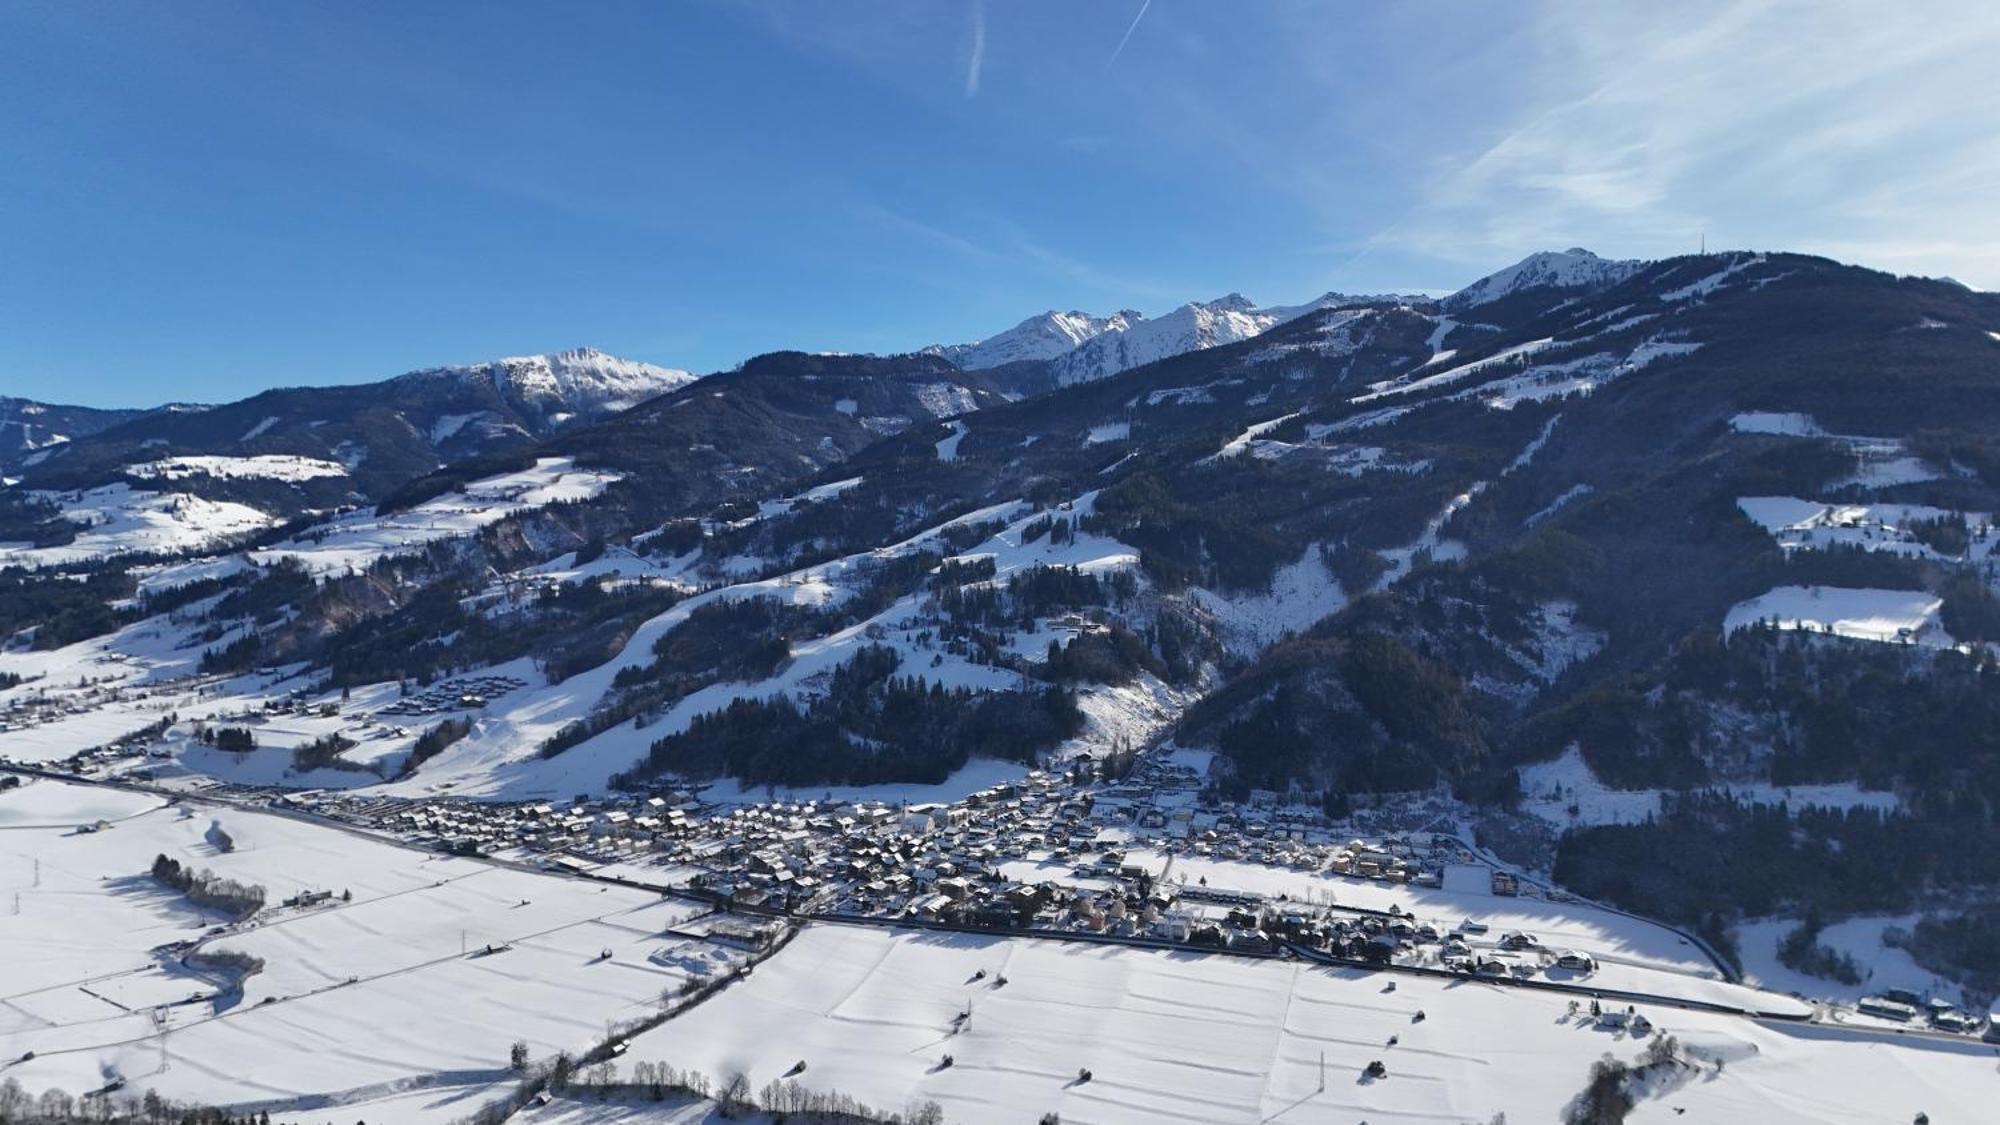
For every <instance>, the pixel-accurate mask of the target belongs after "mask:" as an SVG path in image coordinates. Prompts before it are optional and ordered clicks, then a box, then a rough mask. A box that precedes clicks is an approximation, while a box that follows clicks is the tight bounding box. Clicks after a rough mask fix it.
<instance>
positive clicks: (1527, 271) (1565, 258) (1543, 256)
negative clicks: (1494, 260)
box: [1442, 247, 1647, 312]
mask: <svg viewBox="0 0 2000 1125" xmlns="http://www.w3.org/2000/svg"><path fill="white" fill-rule="evenodd" d="M1646 264H1647V263H1645V262H1641V261H1611V260H1608V259H1605V258H1600V257H1598V256H1597V255H1595V254H1593V253H1591V252H1590V251H1588V250H1585V249H1582V248H1581V247H1572V248H1570V249H1568V250H1564V251H1560V252H1558V251H1553V250H1544V251H1541V252H1540V253H1536V254H1530V255H1528V256H1527V257H1525V258H1523V259H1521V260H1520V261H1518V262H1516V263H1514V264H1513V265H1511V266H1508V267H1507V268H1506V269H1503V270H1500V271H1499V272H1497V273H1492V274H1488V275H1487V276H1485V277H1482V278H1480V279H1479V280H1478V281H1475V282H1473V283H1472V284H1471V285H1468V286H1466V287H1465V288H1463V289H1461V290H1459V291H1458V292H1456V293H1454V294H1452V295H1451V296H1449V297H1446V298H1445V299H1444V301H1443V302H1442V303H1443V305H1444V307H1445V308H1447V309H1450V310H1452V311H1454V312H1462V311H1464V310H1466V309H1473V308H1477V307H1479V306H1480V305H1486V304H1491V303H1492V302H1494V301H1497V300H1499V299H1501V298H1502V297H1507V296H1511V295H1513V294H1515V293H1519V292H1522V291H1524V290H1529V289H1576V288H1584V287H1588V288H1592V289H1602V288H1608V287H1609V286H1612V285H1616V284H1618V283H1619V282H1621V281H1623V280H1625V279H1626V278H1628V277H1631V276H1632V275H1633V274H1635V273H1637V272H1639V270H1641V269H1642V268H1644V267H1645V266H1646Z"/></svg>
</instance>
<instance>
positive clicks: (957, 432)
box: [937, 421, 965, 461]
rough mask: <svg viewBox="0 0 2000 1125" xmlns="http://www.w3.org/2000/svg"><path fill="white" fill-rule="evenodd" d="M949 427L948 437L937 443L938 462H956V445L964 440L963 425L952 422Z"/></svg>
mask: <svg viewBox="0 0 2000 1125" xmlns="http://www.w3.org/2000/svg"><path fill="white" fill-rule="evenodd" d="M950 425H951V433H950V435H948V436H946V437H943V438H940V439H939V440H938V442H937V458H938V460H940V461H956V460H958V443H959V442H961V441H964V440H965V423H964V422H959V421H953V422H951V423H950Z"/></svg>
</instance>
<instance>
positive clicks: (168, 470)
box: [125, 454, 347, 481]
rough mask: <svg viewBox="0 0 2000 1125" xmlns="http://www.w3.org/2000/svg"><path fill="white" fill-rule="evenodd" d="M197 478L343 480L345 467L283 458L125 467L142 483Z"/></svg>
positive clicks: (173, 460)
mask: <svg viewBox="0 0 2000 1125" xmlns="http://www.w3.org/2000/svg"><path fill="white" fill-rule="evenodd" d="M197 474H202V475H207V476H212V477H228V478H253V479H265V480H283V481H302V480H314V479H316V478H319V477H344V476H346V475H347V467H346V466H345V465H342V464H340V463H338V462H335V461H322V460H319V459H317V458H314V457H293V456H289V455H285V454H263V455H260V456H256V457H220V456H216V457H210V456H188V457H168V458H165V459H163V460H159V461H148V462H146V463H144V464H139V465H127V466H125V475H127V476H132V477H138V478H140V479H142V480H180V479H182V478H184V477H190V476H195V475H197Z"/></svg>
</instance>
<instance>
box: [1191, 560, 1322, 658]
mask: <svg viewBox="0 0 2000 1125" xmlns="http://www.w3.org/2000/svg"><path fill="white" fill-rule="evenodd" d="M1190 593H1191V595H1192V596H1193V597H1194V599H1195V601H1196V602H1198V603H1200V605H1201V607H1202V608H1203V609H1206V610H1207V611H1208V612H1209V613H1211V614H1213V615H1214V617H1215V620H1216V623H1217V624H1219V625H1220V626H1221V627H1222V638H1223V644H1224V645H1225V646H1226V647H1227V648H1228V649H1229V651H1230V653H1231V654H1233V655H1237V656H1245V657H1248V656H1255V655H1256V654H1257V653H1259V652H1262V651H1263V650H1264V649H1266V648H1268V647H1270V646H1271V645H1272V644H1273V643H1274V642H1276V641H1277V640H1278V639H1279V638H1280V637H1282V636H1284V635H1285V634H1286V633H1296V632H1303V631H1305V629H1307V628H1308V627H1310V626H1311V625H1312V624H1313V623H1314V622H1316V621H1318V620H1319V619H1321V618H1323V617H1326V616H1328V615H1329V614H1332V613H1336V612H1338V611H1339V610H1340V608H1341V607H1342V606H1344V605H1346V604H1347V596H1346V594H1345V593H1343V592H1342V591H1341V588H1340V583H1339V582H1336V581H1335V580H1334V578H1333V575H1332V573H1331V572H1329V571H1328V570H1327V568H1326V563H1325V562H1324V561H1322V560H1321V558H1320V554H1319V550H1318V549H1317V548H1308V549H1307V550H1306V553H1305V554H1304V555H1302V556H1300V557H1299V558H1298V559H1297V560H1296V561H1293V562H1291V563H1287V564H1286V565H1284V566H1281V567H1279V568H1278V570H1277V573H1276V574H1274V575H1273V576H1272V578H1271V588H1270V589H1269V590H1265V591H1261V592H1255V593H1246V592H1242V591H1228V592H1224V591H1218V590H1210V589H1207V588H1206V587H1200V586H1197V587H1195V588H1193V589H1192V590H1191V591H1190Z"/></svg>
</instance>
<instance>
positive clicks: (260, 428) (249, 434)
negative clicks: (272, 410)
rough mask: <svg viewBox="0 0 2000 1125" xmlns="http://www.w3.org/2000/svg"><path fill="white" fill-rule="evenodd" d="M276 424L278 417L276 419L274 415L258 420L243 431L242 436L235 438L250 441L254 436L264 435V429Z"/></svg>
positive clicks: (266, 429)
mask: <svg viewBox="0 0 2000 1125" xmlns="http://www.w3.org/2000/svg"><path fill="white" fill-rule="evenodd" d="M277 424H278V419H276V418H275V417H267V418H265V419H264V420H263V421H261V422H258V423H257V424H256V425H254V426H252V427H250V428H249V429H247V430H245V431H243V436H242V437H240V438H238V439H236V440H238V441H250V440H252V439H254V438H259V437H262V436H264V434H265V432H266V431H268V430H269V429H270V428H271V427H272V426H275V425H277Z"/></svg>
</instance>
